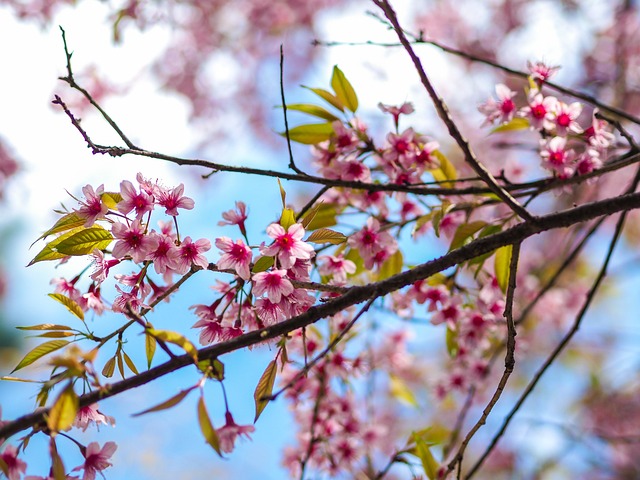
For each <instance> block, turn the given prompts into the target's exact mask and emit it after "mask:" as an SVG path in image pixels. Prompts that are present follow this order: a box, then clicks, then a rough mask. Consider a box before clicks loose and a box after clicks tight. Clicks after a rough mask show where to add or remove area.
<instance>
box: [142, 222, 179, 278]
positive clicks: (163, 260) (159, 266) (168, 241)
mask: <svg viewBox="0 0 640 480" xmlns="http://www.w3.org/2000/svg"><path fill="white" fill-rule="evenodd" d="M151 237H152V238H154V239H155V241H156V248H155V250H152V251H150V252H149V253H148V255H147V260H152V261H153V268H154V269H155V271H156V273H159V274H164V273H166V271H167V268H168V269H171V270H173V269H174V268H175V267H176V263H177V260H178V256H179V255H180V252H179V250H178V247H176V244H175V243H174V242H173V239H172V238H171V237H169V236H167V235H160V234H158V233H156V232H155V231H153V232H151Z"/></svg>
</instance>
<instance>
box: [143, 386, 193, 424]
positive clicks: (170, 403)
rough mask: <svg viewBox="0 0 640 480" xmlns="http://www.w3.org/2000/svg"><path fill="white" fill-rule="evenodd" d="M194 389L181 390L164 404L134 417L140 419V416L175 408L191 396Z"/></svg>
mask: <svg viewBox="0 0 640 480" xmlns="http://www.w3.org/2000/svg"><path fill="white" fill-rule="evenodd" d="M194 388H196V387H190V388H187V389H186V390H180V391H179V392H178V393H177V394H175V395H174V396H173V397H171V398H169V399H168V400H165V401H164V402H162V403H159V404H158V405H156V406H154V407H151V408H147V409H146V410H143V411H142V412H138V413H134V414H133V416H134V417H138V416H140V415H144V414H145V413H151V412H159V411H160V410H167V409H168V408H171V407H175V406H176V405H178V404H179V403H180V402H181V401H182V400H184V399H185V397H186V396H187V395H189V393H190V392H191V390H193V389H194Z"/></svg>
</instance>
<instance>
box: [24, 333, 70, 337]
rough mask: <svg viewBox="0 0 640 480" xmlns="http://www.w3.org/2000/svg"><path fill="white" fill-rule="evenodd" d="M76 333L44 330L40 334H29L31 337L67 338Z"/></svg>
mask: <svg viewBox="0 0 640 480" xmlns="http://www.w3.org/2000/svg"><path fill="white" fill-rule="evenodd" d="M74 335H76V334H75V333H73V332H45V333H41V334H40V335H30V337H33V338H67V337H73V336H74Z"/></svg>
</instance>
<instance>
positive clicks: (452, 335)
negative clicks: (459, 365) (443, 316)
mask: <svg viewBox="0 0 640 480" xmlns="http://www.w3.org/2000/svg"><path fill="white" fill-rule="evenodd" d="M446 343H447V352H448V353H449V356H450V357H451V358H456V357H457V356H458V334H457V333H456V331H455V330H453V329H451V328H450V327H448V326H447V337H446Z"/></svg>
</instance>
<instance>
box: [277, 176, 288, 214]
mask: <svg viewBox="0 0 640 480" xmlns="http://www.w3.org/2000/svg"><path fill="white" fill-rule="evenodd" d="M278 188H280V198H281V199H282V208H286V207H287V192H285V190H284V187H283V186H282V182H281V181H280V179H278Z"/></svg>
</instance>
